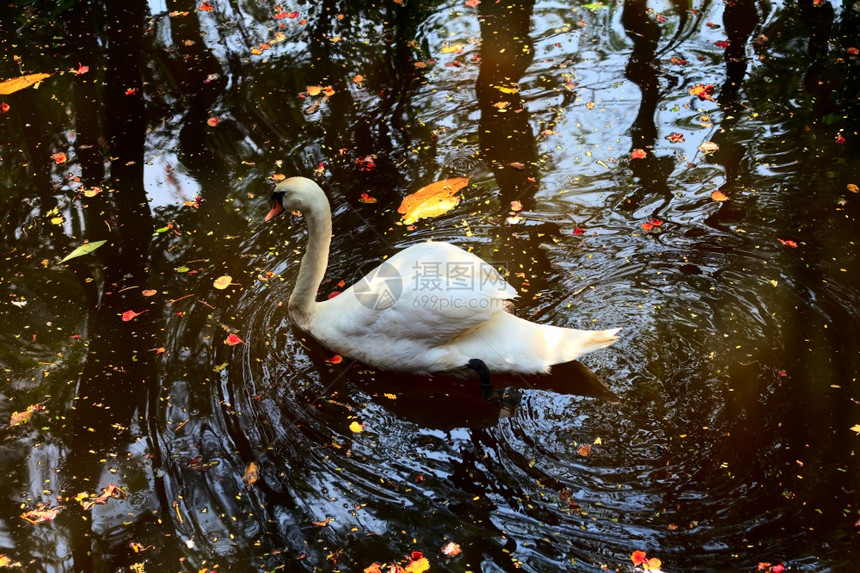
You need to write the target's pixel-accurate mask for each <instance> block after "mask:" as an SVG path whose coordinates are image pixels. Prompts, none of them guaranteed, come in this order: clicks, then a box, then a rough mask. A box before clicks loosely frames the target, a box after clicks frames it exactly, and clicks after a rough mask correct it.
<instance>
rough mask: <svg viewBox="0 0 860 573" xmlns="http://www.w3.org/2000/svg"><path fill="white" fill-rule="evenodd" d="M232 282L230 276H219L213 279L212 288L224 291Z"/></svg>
mask: <svg viewBox="0 0 860 573" xmlns="http://www.w3.org/2000/svg"><path fill="white" fill-rule="evenodd" d="M232 280H233V277H231V276H230V275H223V276H220V277H218V278H217V279H215V282H214V283H213V286H214V287H215V288H217V289H218V290H224V289H225V288H227V287H228V286H230V281H232Z"/></svg>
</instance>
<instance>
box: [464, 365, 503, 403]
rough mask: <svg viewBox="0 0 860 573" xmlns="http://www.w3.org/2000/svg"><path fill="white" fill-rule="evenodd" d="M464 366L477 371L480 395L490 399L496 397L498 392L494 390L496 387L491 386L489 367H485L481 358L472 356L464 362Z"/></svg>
mask: <svg viewBox="0 0 860 573" xmlns="http://www.w3.org/2000/svg"><path fill="white" fill-rule="evenodd" d="M466 368H469V369H471V370H474V371H475V372H477V374H478V379H479V380H480V381H481V395H482V396H483V397H484V398H486V399H488V400H490V399H492V398H497V397H498V392H496V389H495V388H493V385H492V384H490V369H489V368H487V365H486V364H484V361H483V360H479V359H477V358H472V359H471V360H469V362H468V364H466Z"/></svg>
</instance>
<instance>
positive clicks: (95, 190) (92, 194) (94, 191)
mask: <svg viewBox="0 0 860 573" xmlns="http://www.w3.org/2000/svg"><path fill="white" fill-rule="evenodd" d="M79 191H80V192H81V193H83V194H84V197H89V198H92V197H95V196H96V195H98V194H99V193H101V192H102V188H101V187H93V188H91V189H85V188H83V187H81V188H80V189H79Z"/></svg>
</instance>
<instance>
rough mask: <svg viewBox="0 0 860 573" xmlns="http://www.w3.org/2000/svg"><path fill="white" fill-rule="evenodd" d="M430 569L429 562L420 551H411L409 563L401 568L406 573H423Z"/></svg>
mask: <svg viewBox="0 0 860 573" xmlns="http://www.w3.org/2000/svg"><path fill="white" fill-rule="evenodd" d="M428 569H430V562H429V561H427V558H426V557H424V555H423V554H422V553H421V552H420V551H413V552H412V554H411V555H410V556H409V563H408V564H407V565H406V567H404V568H403V570H404V571H406V573H424V571H427V570H428Z"/></svg>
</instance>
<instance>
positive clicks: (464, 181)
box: [397, 177, 469, 225]
mask: <svg viewBox="0 0 860 573" xmlns="http://www.w3.org/2000/svg"><path fill="white" fill-rule="evenodd" d="M468 184H469V178H468V177H455V178H453V179H443V180H442V181H437V182H435V183H431V184H429V185H425V186H424V187H422V188H421V189H419V190H418V191H416V192H415V193H412V194H410V195H407V196H406V197H404V198H403V202H402V203H401V204H400V207H398V208H397V212H398V213H400V214H401V215H403V221H402V222H403V223H404V224H405V225H411V224H412V223H414V222H415V221H417V220H418V219H424V218H427V217H436V216H438V215H442V214H443V213H447V212H448V211H450V210H451V209H453V208H454V207H456V206H457V204H458V203H459V202H460V196H459V195H457V192H458V191H460V189H463V188H464V187H466V186H467V185H468Z"/></svg>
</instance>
